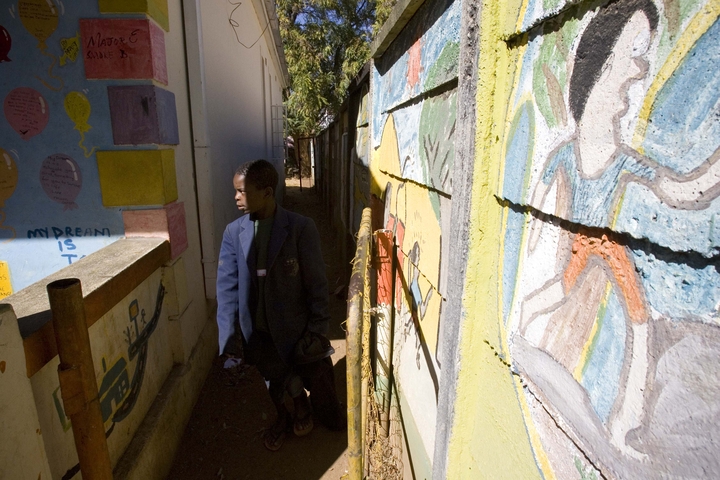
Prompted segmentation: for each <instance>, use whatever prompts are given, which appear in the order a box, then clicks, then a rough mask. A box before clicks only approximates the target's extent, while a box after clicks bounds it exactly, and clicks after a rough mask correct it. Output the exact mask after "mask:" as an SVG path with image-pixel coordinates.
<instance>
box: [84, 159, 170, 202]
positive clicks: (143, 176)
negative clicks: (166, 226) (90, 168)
mask: <svg viewBox="0 0 720 480" xmlns="http://www.w3.org/2000/svg"><path fill="white" fill-rule="evenodd" d="M97 162H98V173H99V175H100V191H101V193H102V199H103V205H105V206H106V207H121V206H129V205H166V204H168V203H170V202H174V201H175V200H177V198H178V193H177V181H176V177H175V151H174V150H172V149H165V150H115V151H105V152H97Z"/></svg>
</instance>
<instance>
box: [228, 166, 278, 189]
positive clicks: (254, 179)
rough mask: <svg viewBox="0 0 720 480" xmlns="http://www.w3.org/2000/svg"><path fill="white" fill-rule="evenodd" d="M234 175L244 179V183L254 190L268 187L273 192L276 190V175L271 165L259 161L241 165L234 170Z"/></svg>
mask: <svg viewBox="0 0 720 480" xmlns="http://www.w3.org/2000/svg"><path fill="white" fill-rule="evenodd" d="M235 175H236V176H237V175H240V176H242V177H245V181H246V182H249V183H251V184H252V185H253V186H254V187H255V188H257V189H260V190H262V189H263V188H267V187H270V188H272V189H273V192H275V190H276V189H277V184H278V173H277V170H275V167H274V166H273V164H272V163H270V162H268V161H267V160H263V159H259V160H253V161H251V162H247V163H243V164H242V165H240V166H239V167H238V169H237V170H235Z"/></svg>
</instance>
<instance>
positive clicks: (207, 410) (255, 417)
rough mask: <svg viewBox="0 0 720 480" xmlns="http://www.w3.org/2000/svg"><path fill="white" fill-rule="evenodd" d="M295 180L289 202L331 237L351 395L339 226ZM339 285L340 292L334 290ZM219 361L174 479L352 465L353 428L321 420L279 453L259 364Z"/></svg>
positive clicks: (338, 359) (339, 377)
mask: <svg viewBox="0 0 720 480" xmlns="http://www.w3.org/2000/svg"><path fill="white" fill-rule="evenodd" d="M297 185H298V183H297V180H295V181H292V180H289V181H288V183H287V188H286V197H285V201H284V206H285V208H287V209H289V210H292V211H295V212H298V213H301V214H303V215H306V216H309V217H311V218H313V220H315V224H316V225H317V226H318V230H319V231H320V236H321V238H322V242H323V259H324V261H325V264H326V272H327V277H328V284H329V289H330V313H331V315H332V321H331V325H330V335H329V337H330V338H331V341H332V344H333V347H334V348H335V351H336V352H335V355H333V363H334V364H335V381H336V386H337V390H338V396H339V397H340V398H341V399H343V400H344V399H345V398H346V384H345V333H344V330H343V329H342V322H343V321H344V320H345V313H346V303H345V299H344V297H343V295H344V294H345V292H346V291H347V290H346V289H344V288H343V287H345V286H347V279H346V278H343V276H344V275H343V273H342V272H343V271H344V268H343V265H342V259H340V258H339V251H338V249H337V248H334V247H335V240H334V238H333V233H332V232H333V230H332V228H331V227H330V224H329V223H328V220H327V218H326V217H325V215H324V212H323V210H322V205H321V203H320V201H319V199H318V198H317V197H316V195H315V193H314V192H313V190H312V189H309V188H303V189H302V192H301V191H300V188H299V186H297ZM337 290H339V292H338V295H339V296H336V295H333V292H335V291H337ZM222 367H223V365H222V360H221V359H219V358H218V359H216V360H215V362H213V365H212V368H211V370H210V373H209V375H208V378H207V379H206V381H205V384H204V385H203V388H202V391H201V392H200V397H199V398H198V402H197V404H196V405H195V408H194V410H193V413H192V416H191V418H190V421H189V423H188V426H187V428H186V430H185V433H184V435H183V438H182V441H181V444H180V447H179V449H178V452H177V455H176V458H175V462H174V464H173V467H172V470H171V471H170V474H169V475H168V478H170V479H173V480H176V479H177V480H185V479H233V480H235V479H240V480H243V479H252V480H257V479H259V480H265V479H268V480H273V479H308V480H310V479H327V480H330V479H339V478H340V477H342V476H343V475H344V474H345V473H346V471H347V451H346V450H347V432H344V431H342V432H333V431H330V430H328V429H327V428H325V427H324V426H323V425H321V424H320V423H319V422H318V421H317V420H316V421H315V429H314V430H313V431H312V432H311V433H310V434H309V435H308V436H306V437H302V438H298V437H295V436H294V435H292V433H291V434H289V435H288V436H287V437H286V440H285V444H284V445H283V447H282V448H281V449H280V450H279V451H278V452H270V451H268V450H266V449H265V447H264V446H263V442H262V431H263V429H265V428H267V427H269V426H270V425H271V424H272V422H274V420H275V409H274V407H273V405H272V402H271V401H270V397H269V396H268V394H267V389H266V387H265V382H264V381H263V378H262V377H261V376H260V374H259V373H258V372H257V370H256V369H255V368H254V367H247V366H245V367H241V368H239V369H234V370H225V369H223V368H222Z"/></svg>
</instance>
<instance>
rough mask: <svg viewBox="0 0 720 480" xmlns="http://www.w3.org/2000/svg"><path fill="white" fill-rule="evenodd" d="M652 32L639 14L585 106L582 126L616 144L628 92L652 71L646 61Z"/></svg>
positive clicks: (624, 33) (642, 15) (630, 23)
mask: <svg viewBox="0 0 720 480" xmlns="http://www.w3.org/2000/svg"><path fill="white" fill-rule="evenodd" d="M650 38H651V29H650V22H649V21H648V18H647V16H646V15H645V13H644V12H642V11H637V12H635V14H634V15H633V16H632V18H631V19H630V21H629V22H628V23H627V24H626V25H625V28H623V30H622V33H621V34H620V36H619V37H618V40H617V43H616V44H615V48H614V49H613V53H612V54H611V55H610V56H609V57H608V59H607V60H606V61H605V64H604V65H603V68H602V70H601V73H600V78H599V79H598V80H597V82H596V83H595V85H594V86H593V88H592V90H591V91H590V95H589V96H588V99H587V103H586V105H585V111H584V113H583V116H582V118H581V119H580V126H581V128H582V127H585V128H587V127H590V128H592V130H593V132H594V135H595V136H608V137H610V138H608V139H607V140H608V141H614V142H615V143H616V141H617V138H615V135H619V132H618V131H616V129H617V128H618V126H619V121H620V119H621V118H622V117H623V116H624V115H625V114H626V113H627V110H628V102H629V99H628V90H629V89H630V87H631V86H632V85H633V84H634V83H636V82H638V81H640V80H641V79H643V78H644V77H645V75H646V74H647V71H648V64H647V61H646V60H645V58H644V55H645V54H646V53H647V50H648V47H649V45H650Z"/></svg>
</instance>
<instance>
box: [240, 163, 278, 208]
mask: <svg viewBox="0 0 720 480" xmlns="http://www.w3.org/2000/svg"><path fill="white" fill-rule="evenodd" d="M277 184H278V174H277V170H275V167H274V166H273V165H272V164H271V163H270V162H268V161H267V160H253V161H252V162H247V163H245V164H243V165H241V166H240V168H238V169H237V170H236V171H235V176H234V177H233V186H234V187H235V203H236V204H237V206H238V209H240V210H244V211H245V213H249V214H254V215H255V216H256V217H257V218H260V219H262V218H267V217H269V216H271V215H272V214H273V213H275V189H276V188H277Z"/></svg>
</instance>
